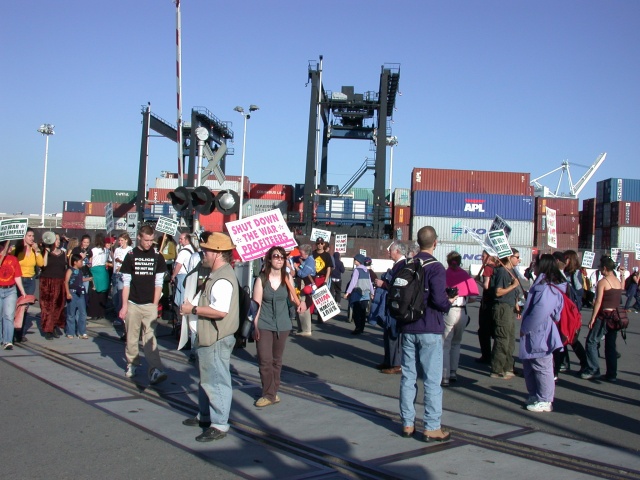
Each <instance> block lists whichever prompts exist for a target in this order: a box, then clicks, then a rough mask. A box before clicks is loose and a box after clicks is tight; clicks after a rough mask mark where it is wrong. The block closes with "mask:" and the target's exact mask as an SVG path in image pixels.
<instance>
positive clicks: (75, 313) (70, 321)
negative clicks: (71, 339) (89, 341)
mask: <svg viewBox="0 0 640 480" xmlns="http://www.w3.org/2000/svg"><path fill="white" fill-rule="evenodd" d="M66 331H67V335H71V336H74V335H77V336H78V337H79V336H81V335H84V334H85V333H87V304H86V302H85V300H84V295H78V294H77V293H75V292H71V300H69V301H68V302H67V328H66Z"/></svg>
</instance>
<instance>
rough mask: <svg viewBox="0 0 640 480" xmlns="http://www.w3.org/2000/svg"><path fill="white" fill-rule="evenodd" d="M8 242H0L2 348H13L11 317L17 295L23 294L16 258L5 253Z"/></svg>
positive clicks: (20, 273) (20, 274)
mask: <svg viewBox="0 0 640 480" xmlns="http://www.w3.org/2000/svg"><path fill="white" fill-rule="evenodd" d="M8 247H9V242H3V243H2V244H0V314H1V315H2V327H1V328H2V348H4V349H5V350H12V349H13V331H14V328H13V317H14V314H15V312H16V302H17V300H18V295H17V293H16V287H17V289H18V290H19V291H20V295H21V296H24V288H23V286H22V278H21V277H22V270H21V269H20V263H18V259H17V258H16V257H14V256H13V255H6V253H7V250H8Z"/></svg>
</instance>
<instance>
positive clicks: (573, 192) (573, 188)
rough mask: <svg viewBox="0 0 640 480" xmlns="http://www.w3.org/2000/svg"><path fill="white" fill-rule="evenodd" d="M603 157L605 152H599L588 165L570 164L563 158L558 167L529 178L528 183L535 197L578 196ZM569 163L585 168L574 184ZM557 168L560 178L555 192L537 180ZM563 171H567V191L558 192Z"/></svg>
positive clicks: (600, 163) (555, 170) (605, 154)
mask: <svg viewBox="0 0 640 480" xmlns="http://www.w3.org/2000/svg"><path fill="white" fill-rule="evenodd" d="M605 158H607V152H604V153H601V154H600V155H598V158H596V161H595V162H593V165H591V166H590V167H589V166H587V165H580V164H577V163H571V164H570V163H569V161H568V160H564V161H563V162H562V164H561V165H560V166H559V167H558V168H555V169H553V170H551V171H550V172H547V173H545V174H544V175H541V176H539V177H538V178H534V179H533V180H531V182H530V183H531V185H533V188H534V191H535V196H536V197H556V198H578V195H580V192H581V191H582V189H583V188H584V187H585V185H586V184H587V182H588V181H589V180H591V177H593V175H594V173H596V170H598V168H599V167H600V165H602V162H604V159H605ZM570 165H575V166H579V167H584V168H586V169H587V171H586V172H585V174H584V175H583V176H582V177H581V178H580V180H578V181H577V182H576V183H575V184H574V183H573V180H572V179H571V171H570V170H569V166H570ZM558 170H560V179H559V180H558V185H557V186H556V190H555V192H552V191H551V190H550V189H549V188H548V187H545V186H544V185H542V184H541V183H540V182H539V181H538V180H540V179H541V178H544V177H546V176H547V175H551V174H552V173H555V172H557V171H558ZM565 172H567V179H568V181H569V193H560V192H559V191H560V184H561V183H562V177H563V176H564V173H565Z"/></svg>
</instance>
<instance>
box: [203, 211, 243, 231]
mask: <svg viewBox="0 0 640 480" xmlns="http://www.w3.org/2000/svg"><path fill="white" fill-rule="evenodd" d="M237 219H238V214H237V213H234V214H232V215H223V214H222V213H220V212H218V211H214V212H213V213H211V214H210V215H201V216H200V226H201V227H202V228H203V229H204V230H207V231H209V232H226V231H227V227H226V226H225V224H226V223H227V222H232V221H234V220H237Z"/></svg>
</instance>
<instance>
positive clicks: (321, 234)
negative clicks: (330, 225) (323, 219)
mask: <svg viewBox="0 0 640 480" xmlns="http://www.w3.org/2000/svg"><path fill="white" fill-rule="evenodd" d="M318 238H322V239H323V240H324V241H325V242H327V243H329V240H331V232H330V231H329V230H320V229H319V228H312V229H311V236H310V237H309V241H310V242H315V241H316V240H317V239H318Z"/></svg>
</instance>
